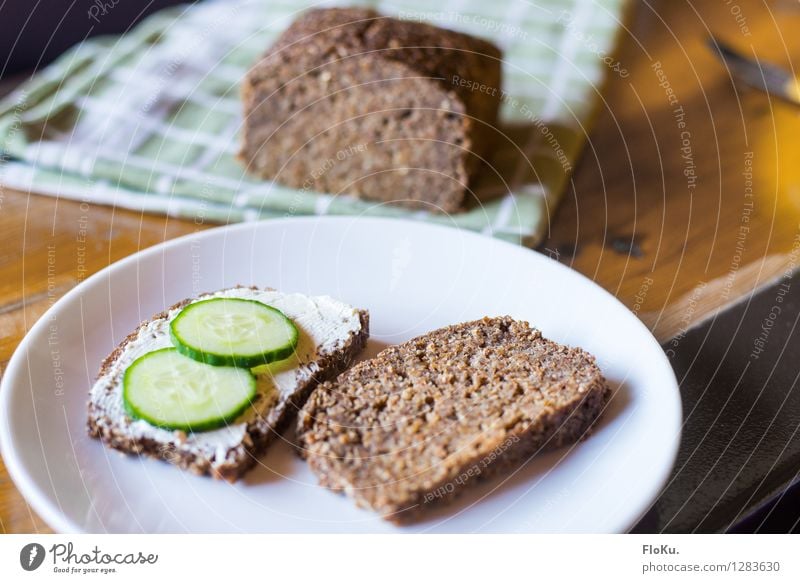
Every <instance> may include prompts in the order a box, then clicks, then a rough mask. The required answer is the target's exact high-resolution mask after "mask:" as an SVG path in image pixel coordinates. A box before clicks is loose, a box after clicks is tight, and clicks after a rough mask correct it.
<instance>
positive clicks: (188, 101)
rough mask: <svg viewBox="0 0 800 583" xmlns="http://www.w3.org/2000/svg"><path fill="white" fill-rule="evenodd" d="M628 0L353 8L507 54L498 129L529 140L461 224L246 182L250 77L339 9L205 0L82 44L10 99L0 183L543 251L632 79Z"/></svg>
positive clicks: (222, 218)
mask: <svg viewBox="0 0 800 583" xmlns="http://www.w3.org/2000/svg"><path fill="white" fill-rule="evenodd" d="M625 2H626V0H533V1H528V0H492V2H486V1H484V0H449V1H446V2H443V3H442V4H438V5H437V4H433V5H432V4H431V3H430V2H428V1H425V0H401V1H395V2H392V1H383V0H374V1H368V0H364V1H358V0H350V1H347V2H346V4H347V5H367V6H372V7H374V8H376V9H378V10H380V11H381V12H383V13H385V14H388V15H393V16H397V17H399V18H405V19H418V20H422V21H426V22H431V23H433V24H437V25H440V26H444V27H448V28H453V29H458V30H461V31H464V32H467V33H470V34H474V35H476V36H482V37H485V38H488V39H490V40H492V41H494V42H495V43H496V44H497V45H498V46H500V48H501V49H503V51H504V64H503V66H504V70H503V74H504V87H503V99H502V103H503V105H502V111H501V123H502V124H504V125H506V126H508V129H507V133H508V135H510V136H512V135H513V136H517V138H515V141H514V147H510V148H507V150H508V151H507V152H506V151H505V150H504V149H503V148H500V149H499V150H498V152H497V158H498V159H497V160H492V162H493V164H494V165H495V166H496V167H498V168H500V169H501V172H500V174H501V175H502V180H501V181H500V183H499V184H496V185H492V184H488V183H487V184H486V185H484V186H483V187H481V188H483V189H484V190H485V192H487V193H489V194H490V195H491V196H488V197H487V199H486V201H485V202H484V203H482V204H480V205H475V207H474V208H473V209H472V210H469V211H467V212H464V213H461V214H458V215H450V216H442V215H435V214H430V213H427V212H424V211H409V210H405V209H399V208H392V207H387V206H386V205H379V204H373V203H370V202H367V201H359V200H356V199H354V198H351V197H349V196H331V195H326V194H317V193H312V192H308V191H302V190H295V189H290V188H286V187H283V186H281V185H279V184H276V183H273V182H269V181H263V180H256V179H253V178H251V177H248V176H246V175H245V174H244V173H243V170H242V167H241V166H240V165H239V164H238V163H237V162H236V160H235V158H234V156H235V153H236V150H237V143H238V136H237V134H238V132H239V131H240V127H241V123H242V118H241V108H240V103H239V84H240V82H241V80H242V78H243V76H244V74H245V72H246V71H247V68H248V67H249V66H250V65H251V64H252V63H253V62H254V61H255V60H256V58H257V57H258V55H259V54H260V53H262V52H263V51H264V50H265V49H266V48H267V47H268V46H269V45H270V43H271V42H272V41H273V40H274V39H275V38H276V37H277V35H278V34H280V32H281V31H282V30H284V29H285V28H286V27H287V26H288V25H289V23H290V22H291V21H292V20H293V19H294V18H295V17H296V16H297V14H298V13H299V12H300V11H302V10H304V9H306V8H308V7H310V6H312V5H316V6H320V5H325V6H329V5H333V4H336V3H334V2H321V3H316V4H311V3H302V2H298V1H297V0H233V1H230V0H228V1H222V0H217V1H208V2H201V3H197V4H191V5H185V6H180V7H175V8H171V9H167V10H163V11H161V12H158V13H156V14H154V15H152V16H150V17H149V18H147V19H146V20H145V21H143V22H142V23H141V24H140V25H138V26H137V27H136V28H134V29H133V30H132V31H130V32H129V33H127V34H125V35H122V36H118V37H101V38H96V39H92V40H89V41H87V42H84V43H82V44H81V45H79V46H77V47H75V48H73V49H72V50H70V51H69V52H67V53H66V54H64V55H63V56H61V57H60V58H59V59H58V60H57V61H56V62H55V63H53V64H52V65H50V66H48V67H47V68H46V69H44V70H42V71H41V72H39V73H38V74H36V75H34V76H33V77H32V78H31V79H30V80H29V81H27V82H26V83H24V84H23V85H22V86H21V87H20V88H19V89H18V90H17V91H15V92H14V93H12V94H10V95H9V96H8V97H7V98H6V99H5V100H3V102H2V103H0V149H1V150H2V166H0V183H2V184H4V185H5V186H7V187H11V188H15V189H20V190H24V191H31V192H37V193H42V194H49V195H54V196H61V197H65V198H72V199H78V200H83V201H86V202H90V203H101V204H110V205H118V206H120V207H126V208H132V209H138V210H143V211H151V212H159V213H168V214H170V215H174V216H180V217H187V218H193V219H194V220H202V221H204V222H205V221H213V222H232V221H243V220H255V219H260V218H266V217H278V216H286V215H291V214H359V215H360V214H363V215H383V216H386V215H389V216H397V217H408V218H412V219H416V220H424V221H436V222H444V223H447V224H452V225H454V226H457V227H462V228H467V229H472V230H476V231H481V232H485V233H487V234H491V235H494V236H497V237H502V238H504V239H508V240H513V241H517V242H522V243H525V244H528V245H535V244H537V243H538V242H539V241H540V240H541V238H542V236H543V234H544V231H545V230H546V228H547V223H548V219H549V217H550V216H551V214H552V212H553V211H554V209H555V207H556V206H557V203H558V201H559V199H560V198H561V196H562V194H563V191H564V189H565V186H566V184H567V181H568V179H569V174H570V171H571V169H572V166H573V165H574V163H575V161H576V159H577V156H578V154H579V152H580V149H581V147H582V145H583V143H584V141H585V137H586V132H587V131H588V125H589V123H590V121H591V117H592V112H593V109H594V105H595V103H596V102H597V98H598V92H599V88H600V86H601V84H602V80H603V78H604V76H605V75H607V74H620V75H623V76H625V75H626V74H627V72H626V71H625V70H624V69H623V68H621V66H620V65H619V63H616V62H614V59H613V57H612V55H613V49H614V42H615V38H616V36H617V31H618V30H619V29H620V27H621V18H622V12H623V9H624V4H625ZM504 131H506V130H505V128H504ZM487 174H489V173H487ZM479 182H480V181H479ZM493 189H494V192H492V190H493Z"/></svg>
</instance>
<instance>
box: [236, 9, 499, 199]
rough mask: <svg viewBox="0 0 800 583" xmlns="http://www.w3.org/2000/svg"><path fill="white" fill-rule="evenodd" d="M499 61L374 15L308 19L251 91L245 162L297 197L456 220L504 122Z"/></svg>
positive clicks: (271, 54)
mask: <svg viewBox="0 0 800 583" xmlns="http://www.w3.org/2000/svg"><path fill="white" fill-rule="evenodd" d="M500 58H501V53H500V50H499V49H498V48H497V47H495V46H494V45H492V44H491V43H489V42H487V41H484V40H480V39H477V38H474V37H471V36H467V35H464V34H460V33H457V32H453V31H450V30H446V29H442V28H437V27H434V26H431V25H428V24H423V23H420V22H413V21H406V20H398V19H395V18H389V17H385V16H381V15H380V14H379V13H377V12H375V11H373V10H368V9H361V8H330V9H315V10H310V11H308V12H306V13H304V14H303V15H302V16H300V17H299V18H298V19H297V20H296V21H295V22H294V23H293V24H292V25H291V26H290V27H289V28H288V29H287V30H286V31H285V32H284V34H283V35H282V36H281V37H280V38H279V39H278V40H277V42H276V43H275V44H274V45H273V46H272V47H271V48H270V49H269V51H267V53H266V54H265V56H264V57H263V58H262V59H261V60H260V61H259V62H258V63H257V64H256V65H255V66H254V67H253V68H252V69H251V70H250V72H249V73H248V75H247V78H246V79H245V81H244V84H243V88H242V97H243V101H244V118H245V119H244V126H243V131H242V147H241V151H240V154H239V157H240V159H241V161H242V162H243V163H244V164H245V165H246V167H247V170H248V171H249V172H251V173H253V174H256V175H258V176H261V177H263V178H269V179H274V180H276V181H278V182H281V183H283V184H286V185H288V186H292V187H295V188H302V189H304V190H314V191H317V192H328V193H333V194H339V193H345V194H353V195H356V196H359V197H362V198H365V199H370V200H376V201H384V202H395V203H397V204H401V205H404V206H409V207H416V208H425V209H427V210H431V211H439V212H454V211H458V210H461V209H462V208H463V207H464V204H465V203H466V202H468V201H467V200H466V196H465V193H466V192H467V188H468V183H469V180H470V178H471V177H472V176H473V175H474V174H475V171H476V170H477V169H478V164H479V162H480V157H485V156H486V155H487V154H488V148H489V147H490V146H489V140H488V139H487V136H488V135H490V134H491V132H492V127H493V126H494V124H495V122H496V120H497V111H498V107H499V103H500V98H501V91H500V84H501V66H500V65H501V61H500Z"/></svg>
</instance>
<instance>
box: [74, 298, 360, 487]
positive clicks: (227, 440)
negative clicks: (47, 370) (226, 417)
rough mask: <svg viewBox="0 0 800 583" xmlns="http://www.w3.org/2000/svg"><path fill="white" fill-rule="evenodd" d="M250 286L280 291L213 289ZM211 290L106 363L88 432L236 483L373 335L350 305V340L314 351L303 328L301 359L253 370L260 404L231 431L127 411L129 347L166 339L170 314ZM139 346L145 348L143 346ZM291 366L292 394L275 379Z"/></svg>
mask: <svg viewBox="0 0 800 583" xmlns="http://www.w3.org/2000/svg"><path fill="white" fill-rule="evenodd" d="M248 290H253V291H256V292H265V293H269V292H274V290H271V289H264V290H259V289H258V288H255V287H249V288H245V287H241V286H237V287H236V288H231V289H230V290H222V291H221V292H215V293H228V294H233V295H234V296H236V295H240V294H242V293H249V292H248ZM276 293H277V292H276ZM209 295H211V294H201V295H199V296H198V297H197V298H190V299H186V300H183V301H181V302H178V303H177V304H175V305H173V306H172V307H170V308H169V309H167V310H166V311H164V312H161V313H159V314H156V315H155V316H153V317H152V318H151V319H150V320H147V321H145V322H142V323H141V324H140V325H139V326H138V327H137V329H136V330H134V331H133V332H132V333H131V334H130V335H128V336H127V337H126V338H125V339H124V340H123V341H122V342H121V343H120V345H119V346H117V348H116V349H115V350H114V351H113V352H112V353H111V354H110V355H109V356H108V357H107V358H106V359H105V360H104V361H103V363H102V365H101V367H100V372H99V374H98V378H97V381H96V382H95V385H94V386H93V387H92V390H91V392H90V400H89V404H88V409H89V414H88V432H89V435H90V436H91V437H95V438H98V439H100V440H102V441H103V442H104V443H105V444H106V445H108V446H110V447H112V448H114V449H116V450H119V451H121V452H124V453H128V454H141V455H146V456H149V457H153V458H158V459H162V460H165V461H168V462H169V463H172V464H174V465H176V466H178V467H180V468H183V469H186V470H189V471H191V472H192V473H195V474H199V475H203V474H209V475H212V476H213V477H215V478H221V479H225V480H228V481H231V482H233V481H235V480H237V479H239V478H240V477H241V476H242V475H243V474H244V473H245V472H247V471H248V470H249V469H250V468H252V467H253V466H254V465H255V463H256V461H257V459H258V457H259V456H260V455H262V454H263V453H264V451H265V450H266V449H267V447H268V446H269V445H270V443H271V442H272V441H273V440H274V439H275V438H276V437H277V436H278V435H280V433H281V432H282V431H283V430H284V429H285V428H286V427H287V426H288V425H289V424H290V423H291V422H292V421H293V420H294V419H295V418H296V415H297V412H298V411H299V410H300V408H301V407H302V406H303V404H304V403H305V402H306V400H307V399H308V397H309V395H310V394H311V393H312V391H314V389H315V388H316V387H317V385H318V384H319V383H321V382H324V381H326V380H329V379H332V378H334V377H335V376H336V375H338V374H339V373H340V372H342V371H343V370H345V369H346V368H348V367H349V366H350V365H351V364H352V363H353V362H354V360H355V358H356V356H357V355H358V353H359V352H361V350H362V349H363V348H364V346H365V344H366V341H367V338H368V337H369V313H368V312H367V311H366V310H357V309H354V308H350V309H352V310H353V314H352V316H353V318H354V321H356V320H357V325H354V326H353V327H352V329H351V330H349V331H348V333H347V335H346V337H344V336H343V337H342V338H340V339H335V342H333V343H332V345H331V346H327V345H326V346H325V347H323V348H320V347H319V346H316V347H313V348H314V352H313V355H312V352H311V349H312V347H311V346H310V343H311V340H310V338H309V336H310V335H308V334H306V332H305V331H304V330H303V329H302V327H301V326H300V325H298V327H299V328H300V342H299V344H298V349H297V352H296V354H295V356H293V357H290V358H289V359H287V360H285V361H282V362H280V363H274V364H273V365H270V366H269V367H268V368H267V369H265V370H261V371H260V372H259V370H258V369H255V370H254V372H256V373H257V378H258V386H259V389H258V393H257V395H256V399H255V400H254V404H253V406H252V407H251V408H250V409H249V410H248V411H246V412H245V413H243V414H242V416H241V417H240V418H239V419H236V420H235V421H233V422H232V423H231V424H230V425H229V426H227V427H225V428H222V429H218V430H214V431H211V432H198V433H195V434H188V435H187V434H186V433H184V432H182V431H168V430H164V429H160V428H156V427H153V426H150V425H149V424H148V423H147V422H146V421H142V420H135V419H131V418H130V417H129V416H128V415H127V413H126V412H125V410H124V405H123V403H122V396H121V389H120V384H121V375H122V374H123V373H124V370H125V368H126V367H127V366H128V365H129V364H130V361H131V360H132V358H134V355H132V354H129V353H130V352H131V350H133V349H132V348H131V347H132V346H134V345H135V344H136V343H140V344H141V343H142V342H143V340H146V339H147V337H148V335H154V336H153V337H154V338H155V336H159V338H160V335H161V334H162V333H163V329H164V327H165V326H166V325H168V322H169V320H170V318H172V317H174V316H175V315H176V313H177V312H178V311H179V310H180V309H181V308H182V307H184V306H185V305H187V304H188V303H190V302H192V301H195V300H196V299H201V298H203V297H208V296H209ZM327 299H330V298H327ZM331 301H335V300H331ZM342 305H345V304H342ZM347 308H349V306H347ZM287 315H289V314H287ZM165 342H168V340H166V341H165ZM165 345H166V344H165ZM136 350H137V351H138V352H141V349H138V348H137V349H136ZM293 371H294V378H295V379H296V383H294V384H293V385H290V386H291V388H290V390H288V391H285V392H284V391H283V390H278V389H277V388H276V384H275V382H274V379H276V378H277V375H283V377H282V378H287V376H290V375H291V374H292V372H293Z"/></svg>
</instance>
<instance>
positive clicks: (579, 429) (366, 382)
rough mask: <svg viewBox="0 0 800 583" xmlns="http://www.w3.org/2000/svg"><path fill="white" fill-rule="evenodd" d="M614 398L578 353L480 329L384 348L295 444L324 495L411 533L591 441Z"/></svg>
mask: <svg viewBox="0 0 800 583" xmlns="http://www.w3.org/2000/svg"><path fill="white" fill-rule="evenodd" d="M610 394H611V391H610V389H609V387H608V383H607V382H606V380H605V378H604V377H603V375H602V374H601V372H600V370H599V368H598V367H597V365H596V363H595V360H594V358H593V357H592V356H591V355H589V354H588V353H586V352H585V351H583V350H581V349H578V348H569V347H566V346H562V345H560V344H557V343H555V342H552V341H550V340H547V339H545V338H543V337H542V336H541V334H540V333H539V331H538V330H535V329H531V328H530V327H529V326H528V324H527V323H526V322H517V321H515V320H513V319H512V318H510V317H503V318H484V319H483V320H478V321H474V322H466V323H463V324H459V325H456V326H449V327H447V328H442V329H439V330H436V331H434V332H431V333H429V334H426V335H423V336H420V337H418V338H415V339H413V340H411V341H409V342H406V343H404V344H402V345H399V346H394V347H390V348H388V349H386V350H384V351H383V352H381V353H380V354H379V355H378V356H377V357H375V358H374V359H372V360H369V361H364V362H361V363H359V364H358V365H356V366H355V367H353V368H351V369H350V370H349V371H347V372H345V373H344V374H342V375H340V376H339V377H338V378H337V379H336V380H334V381H331V382H327V383H325V384H323V385H321V386H320V387H319V388H318V390H317V391H316V392H315V393H314V395H313V396H312V398H311V399H309V401H308V402H307V403H306V405H305V407H304V408H303V411H302V412H301V414H300V416H299V418H298V431H297V433H298V439H299V443H300V444H301V446H302V448H303V452H304V455H305V456H306V458H307V459H308V462H309V464H310V466H311V469H312V470H313V471H314V473H315V474H316V475H317V477H318V478H319V482H320V484H321V485H323V486H325V487H327V488H330V489H332V490H336V491H342V492H344V493H345V494H346V495H348V496H349V497H351V498H353V499H354V501H355V502H356V503H357V504H358V505H359V506H362V507H366V508H371V509H372V510H374V511H376V512H378V513H380V514H381V515H383V516H384V518H387V519H388V520H390V521H392V522H396V523H406V522H411V521H414V520H418V519H419V518H421V517H423V516H424V515H425V514H426V513H427V512H429V511H430V510H431V509H432V508H436V507H438V506H441V505H442V504H445V503H447V502H449V501H451V500H452V499H454V498H456V497H457V496H458V495H459V494H460V493H462V492H463V491H464V490H465V489H466V487H468V486H469V485H470V484H472V483H474V482H476V481H478V480H484V479H486V478H489V477H491V476H493V475H496V474H500V473H504V472H507V471H509V470H511V469H513V468H516V467H518V466H519V465H520V464H521V463H523V462H525V461H527V460H528V459H530V457H531V456H533V455H535V454H536V453H537V452H539V451H542V450H546V449H551V448H556V447H559V446H562V445H564V444H568V443H574V442H576V441H578V440H579V439H582V438H584V437H586V436H587V435H588V434H589V432H590V430H591V429H592V427H593V425H594V424H595V423H596V421H597V420H598V418H599V417H600V415H601V413H602V411H603V409H604V408H605V406H606V404H607V402H608V400H609V398H610Z"/></svg>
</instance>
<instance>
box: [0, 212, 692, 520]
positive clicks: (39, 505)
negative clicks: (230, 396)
mask: <svg viewBox="0 0 800 583" xmlns="http://www.w3.org/2000/svg"><path fill="white" fill-rule="evenodd" d="M320 222H325V223H342V224H347V225H349V226H350V227H352V226H353V224H355V225H361V224H365V223H391V224H393V225H396V224H402V225H404V226H406V227H408V228H412V227H413V228H420V229H423V230H425V229H430V230H433V231H439V232H442V233H445V234H446V235H455V234H458V235H460V236H465V237H467V238H468V239H474V240H476V241H477V242H479V243H482V244H485V245H496V246H499V248H501V249H507V250H509V251H513V252H515V253H519V252H520V251H521V252H523V253H524V252H529V253H533V254H535V255H538V256H539V258H540V259H543V260H546V261H551V262H552V266H553V267H554V268H555V269H557V270H561V271H563V272H564V273H567V272H568V273H569V276H571V277H576V276H577V277H578V278H579V279H582V280H583V281H584V283H586V284H588V285H590V286H592V287H594V288H596V291H599V292H601V293H602V294H604V295H605V296H606V297H607V299H610V300H612V301H613V302H615V303H616V304H618V305H619V306H620V307H622V308H623V309H624V310H626V311H629V310H628V308H627V306H625V304H623V303H622V302H621V301H620V300H619V299H618V298H617V297H616V296H614V295H613V294H612V293H611V292H609V291H608V290H606V289H605V288H603V287H602V286H600V285H599V284H598V283H596V282H595V281H594V280H592V279H590V278H589V277H588V276H586V275H584V274H583V273H581V272H579V271H577V270H575V269H572V268H571V267H569V266H567V265H564V264H563V263H561V262H559V261H556V260H555V259H553V258H550V257H547V256H546V255H544V254H542V253H540V252H538V251H536V250H535V249H531V248H528V247H524V246H522V245H519V244H515V243H511V242H509V241H505V240H502V239H499V238H496V237H491V236H487V235H485V234H481V233H477V232H475V231H470V230H467V229H464V228H459V227H453V226H448V225H444V224H436V223H426V222H421V221H409V220H407V219H401V218H394V217H353V216H349V215H344V216H302V217H280V218H270V219H262V220H258V221H246V222H241V223H234V224H228V225H219V226H215V227H211V228H208V229H203V230H198V231H195V232H193V233H187V234H185V235H181V236H180V237H175V238H174V239H168V240H166V241H162V242H160V243H156V244H155V245H151V246H150V247H146V248H144V249H141V250H139V251H137V252H135V253H132V254H130V255H127V256H125V257H123V258H121V259H118V260H117V261H115V262H113V263H111V264H109V265H107V266H105V267H103V268H102V269H100V270H99V271H97V272H95V273H93V274H92V275H90V276H89V277H87V278H86V279H84V280H83V281H81V282H79V283H78V284H77V285H76V286H75V287H73V288H72V289H71V290H69V291H68V292H67V293H65V294H64V295H63V296H61V297H60V298H59V299H58V300H56V301H55V302H54V303H53V304H52V305H51V306H50V307H48V309H47V310H46V311H45V312H44V313H43V314H42V315H41V316H39V318H38V319H37V320H36V322H35V323H34V324H33V325H32V326H31V328H30V330H28V332H27V333H26V334H25V336H23V338H22V340H21V341H20V343H19V344H18V345H17V347H16V348H15V349H14V352H13V354H12V355H11V358H10V359H9V361H8V365H7V366H6V368H5V371H3V375H2V379H0V411H2V414H0V456H2V458H3V463H4V464H5V467H6V469H7V471H8V475H9V477H10V478H11V481H12V483H13V484H14V487H15V488H16V489H17V491H18V492H19V493H20V495H21V496H22V497H23V498H24V499H25V500H26V502H27V503H28V504H30V506H31V507H32V508H33V510H34V511H35V512H36V513H37V515H38V516H39V517H40V518H41V519H42V520H43V521H44V522H45V523H46V524H47V525H48V526H49V527H50V528H52V529H53V530H54V531H55V532H57V533H69V534H76V533H86V532H88V531H86V530H85V529H83V528H81V527H80V526H78V525H77V524H76V523H74V522H73V521H72V520H71V519H70V518H69V517H68V516H67V515H66V513H64V512H63V511H61V510H60V509H59V508H58V504H56V503H55V502H54V501H52V500H51V497H50V496H49V495H48V494H47V493H46V492H45V491H44V490H43V489H42V488H41V487H40V486H39V485H38V483H37V482H36V480H35V479H34V478H33V477H32V476H31V475H30V473H29V472H28V470H27V468H26V467H25V464H24V463H23V461H22V456H20V455H18V454H17V452H16V450H15V449H14V448H13V447H12V442H13V440H14V437H13V435H12V432H11V421H10V419H11V415H10V409H9V402H10V400H11V396H10V395H11V392H12V387H13V386H14V384H13V382H12V380H10V379H15V378H17V377H18V375H19V374H20V373H21V372H23V371H22V367H23V366H24V365H25V364H26V363H28V359H26V358H25V356H26V355H27V354H28V353H29V348H30V346H29V345H31V344H32V343H33V340H32V339H33V338H34V336H37V335H38V334H39V332H40V329H41V328H44V327H46V325H47V322H48V321H49V316H51V315H52V314H53V313H55V312H57V311H59V310H61V309H63V305H65V304H67V303H69V302H71V301H72V299H73V297H74V296H80V295H81V294H82V293H83V290H84V289H85V288H88V287H90V286H91V285H94V282H95V281H96V280H100V279H102V278H104V277H105V276H106V275H107V274H108V273H110V272H112V271H115V270H119V269H123V268H124V267H125V266H127V265H128V264H129V263H134V262H136V261H138V260H140V259H142V258H146V257H149V256H151V255H156V254H158V253H164V252H166V251H167V250H169V249H170V248H172V247H178V246H180V245H182V244H184V243H185V242H186V241H188V240H192V239H197V238H198V237H200V238H204V237H210V236H214V235H216V234H219V233H221V232H226V233H227V232H236V231H248V230H250V231H256V230H259V229H263V228H273V227H274V228H280V227H281V226H282V225H287V224H288V225H292V224H304V223H306V224H310V225H314V224H319V223H320ZM631 317H632V318H633V319H634V320H635V324H636V326H638V327H640V329H641V330H642V331H643V332H644V333H645V334H646V336H647V337H648V341H649V342H651V343H654V344H655V345H656V347H657V348H658V353H659V359H660V360H661V361H662V364H664V365H666V369H667V370H669V372H670V380H671V384H672V385H673V387H672V388H673V391H672V394H673V397H674V399H675V401H676V402H675V405H676V407H674V409H675V411H676V413H677V415H676V416H673V419H672V423H671V424H672V425H673V429H674V437H673V439H672V440H671V445H672V455H671V456H669V458H670V459H671V462H670V464H669V465H666V464H665V465H664V466H663V467H662V468H661V469H660V473H661V475H660V476H658V479H657V480H655V481H654V482H653V486H652V487H651V490H652V491H651V492H650V494H649V495H648V497H647V499H648V502H647V504H645V505H643V507H642V508H640V509H638V510H637V512H636V513H635V515H634V516H633V518H632V519H631V520H630V521H629V523H628V524H626V525H625V528H624V529H623V530H621V531H620V532H628V531H629V530H630V529H631V528H632V527H633V526H635V525H636V524H637V523H638V522H639V520H640V519H641V518H642V517H643V516H644V515H645V514H646V513H647V512H648V511H649V509H650V508H651V507H652V505H653V503H654V502H655V500H656V499H657V497H658V494H659V493H660V492H661V491H662V490H663V488H664V486H665V485H666V484H667V481H668V480H669V477H670V475H671V473H672V470H673V468H674V467H675V463H676V461H677V456H678V450H679V447H680V442H681V437H682V433H683V412H682V411H683V407H682V397H681V394H680V389H679V383H678V380H677V377H676V376H675V372H674V370H673V368H672V365H671V364H670V362H669V358H668V357H667V355H666V353H665V352H664V350H663V349H662V348H661V345H660V343H659V342H658V340H657V339H656V338H655V336H654V335H653V333H652V332H651V331H650V329H649V328H647V326H646V325H645V324H644V322H642V321H641V320H640V319H639V318H638V317H637V316H636V315H635V314H633V313H631ZM28 364H29V363H28ZM17 369H20V370H19V371H18V370H17Z"/></svg>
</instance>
